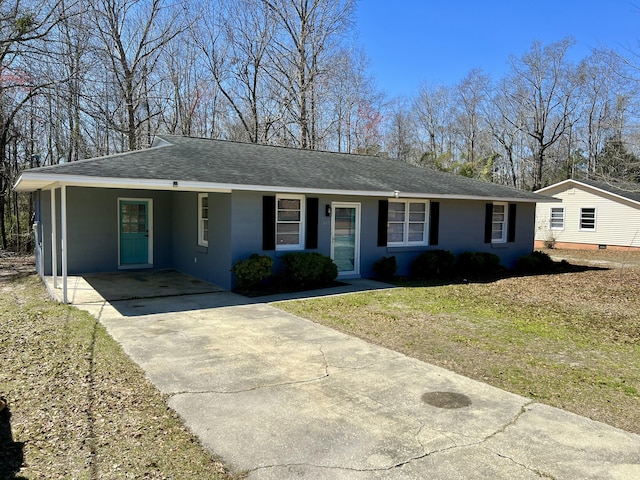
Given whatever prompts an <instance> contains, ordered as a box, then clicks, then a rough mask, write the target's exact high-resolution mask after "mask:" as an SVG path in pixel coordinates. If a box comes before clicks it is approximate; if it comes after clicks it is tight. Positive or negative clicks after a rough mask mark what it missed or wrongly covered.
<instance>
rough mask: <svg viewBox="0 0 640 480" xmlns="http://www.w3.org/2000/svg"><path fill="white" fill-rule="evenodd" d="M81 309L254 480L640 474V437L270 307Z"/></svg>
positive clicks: (136, 303) (175, 300) (165, 301)
mask: <svg viewBox="0 0 640 480" xmlns="http://www.w3.org/2000/svg"><path fill="white" fill-rule="evenodd" d="M78 306H79V308H83V309H86V310H88V311H89V312H90V313H92V314H93V315H95V316H96V317H97V318H98V319H99V320H100V321H101V322H102V323H103V324H104V325H105V327H106V328H107V330H108V331H109V333H110V334H111V335H112V336H113V337H114V338H115V339H116V340H117V341H118V342H120V343H121V345H122V346H123V348H124V350H125V351H126V352H127V353H128V354H129V356H130V357H131V358H132V359H133V360H134V361H136V362H137V363H138V364H139V365H140V366H141V367H142V368H143V369H144V370H145V372H146V374H147V376H148V378H149V379H150V380H151V381H152V382H153V383H154V384H155V385H156V386H157V387H158V388H159V389H160V390H161V391H162V392H163V393H165V394H167V395H168V397H169V398H168V403H169V405H170V406H171V407H172V408H173V409H175V410H176V411H177V412H178V413H179V415H180V416H181V417H182V418H183V419H184V421H185V423H186V425H187V426H188V427H189V428H190V429H191V430H192V431H193V432H194V433H195V434H196V435H197V436H198V437H199V438H200V439H201V441H202V443H203V444H204V445H205V446H206V447H207V448H209V449H210V450H211V451H212V452H214V453H215V454H217V455H219V456H221V457H222V459H223V460H224V461H225V462H226V463H227V464H228V465H229V466H230V467H231V468H233V469H235V470H237V471H246V472H248V478H249V479H261V480H263V479H279V480H281V479H293V478H295V479H298V478H308V479H347V480H348V479H358V480H360V479H413V478H415V479H425V478H436V479H437V478H443V479H445V478H446V479H454V478H461V479H481V478H482V479H486V478H509V479H514V478H518V479H534V478H536V479H537V478H556V479H588V478H594V479H595V478H598V479H602V478H611V479H629V478H640V436H638V435H634V434H632V433H629V432H625V431H622V430H619V429H615V428H613V427H610V426H608V425H605V424H602V423H598V422H594V421H591V420H588V419H586V418H583V417H579V416H576V415H573V414H570V413H567V412H565V411H562V410H559V409H555V408H551V407H548V406H545V405H542V404H538V403H535V402H532V401H531V400H530V399H527V398H524V397H520V396H518V395H513V394H511V393H508V392H505V391H502V390H499V389H497V388H493V387H491V386H488V385H486V384H483V383H480V382H477V381H474V380H470V379H468V378H466V377H462V376H460V375H457V374H454V373H452V372H449V371H447V370H444V369H442V368H438V367H435V366H432V365H429V364H426V363H423V362H420V361H417V360H414V359H411V358H408V357H406V356H404V355H402V354H399V353H396V352H393V351H391V350H387V349H385V348H382V347H378V346H375V345H372V344H369V343H367V342H365V341H362V340H359V339H357V338H354V337H351V336H348V335H345V334H342V333H340V332H337V331H334V330H332V329H330V328H327V327H324V326H321V325H318V324H315V323H313V322H311V321H308V320H305V319H302V318H299V317H296V316H294V315H291V314H289V313H285V312H283V311H281V310H278V309H276V308H274V307H273V306H270V305H268V304H266V303H258V302H255V303H253V302H251V301H250V300H249V299H246V298H245V297H240V296H237V295H234V294H231V293H228V292H220V293H210V294H202V295H183V296H178V297H165V298H152V299H136V300H128V301H122V302H113V305H112V304H110V303H108V302H95V303H85V304H82V305H78ZM123 312H124V313H126V312H132V314H131V315H123ZM133 313H135V314H133ZM438 394H439V395H440V396H438ZM438 398H444V399H445V400H446V399H447V398H448V400H449V401H444V402H442V403H441V404H440V403H438V402H434V401H433V400H434V399H438ZM437 405H440V406H437ZM454 407H455V408H454Z"/></svg>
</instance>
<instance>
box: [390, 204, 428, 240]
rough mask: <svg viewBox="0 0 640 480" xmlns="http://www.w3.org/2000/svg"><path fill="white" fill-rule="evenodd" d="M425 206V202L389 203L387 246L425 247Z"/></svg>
mask: <svg viewBox="0 0 640 480" xmlns="http://www.w3.org/2000/svg"><path fill="white" fill-rule="evenodd" d="M427 205H428V202H425V201H411V200H406V201H393V200H390V201H389V209H388V212H389V213H388V217H387V244H388V245H426V244H427V240H428V236H427V210H428V208H427Z"/></svg>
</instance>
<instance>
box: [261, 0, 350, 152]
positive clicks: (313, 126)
mask: <svg viewBox="0 0 640 480" xmlns="http://www.w3.org/2000/svg"><path fill="white" fill-rule="evenodd" d="M263 1H264V4H265V5H266V6H267V7H268V8H269V9H270V10H271V12H272V13H273V15H274V17H275V18H276V20H277V26H278V31H277V37H276V38H275V39H274V42H273V47H274V48H273V49H271V50H270V55H271V59H272V62H271V63H272V65H273V68H274V71H273V73H272V78H273V79H274V80H275V81H276V82H279V83H280V84H281V86H282V87H283V89H284V90H285V91H286V92H287V97H286V98H285V99H284V101H285V104H286V105H287V106H288V111H289V112H290V114H291V115H292V120H293V126H294V127H295V129H294V130H291V135H292V140H294V139H295V141H296V144H297V145H298V146H299V147H301V148H316V145H317V143H318V125H317V120H318V116H319V115H318V109H319V108H320V103H321V100H320V98H319V93H320V92H319V90H320V87H321V86H322V82H323V81H324V79H326V78H329V77H330V73H331V72H332V63H331V59H332V58H333V54H334V53H335V52H336V50H337V48H338V46H339V44H340V38H341V35H342V34H343V33H344V32H345V30H346V28H347V27H348V26H349V24H350V21H351V16H352V12H353V8H354V4H355V3H354V0H263Z"/></svg>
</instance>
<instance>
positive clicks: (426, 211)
mask: <svg viewBox="0 0 640 480" xmlns="http://www.w3.org/2000/svg"><path fill="white" fill-rule="evenodd" d="M389 203H390V204H391V203H404V204H405V217H404V231H403V234H402V241H401V242H389V241H387V246H390V247H401V246H413V245H429V207H430V205H429V200H418V199H411V198H408V199H406V200H404V199H403V200H395V199H394V200H389ZM412 203H421V204H423V205H424V216H425V217H424V237H423V239H422V241H420V242H415V241H414V242H410V241H409V223H410V222H409V210H410V204H412ZM389 223H390V221H389V220H387V231H388V229H389ZM393 223H398V222H393Z"/></svg>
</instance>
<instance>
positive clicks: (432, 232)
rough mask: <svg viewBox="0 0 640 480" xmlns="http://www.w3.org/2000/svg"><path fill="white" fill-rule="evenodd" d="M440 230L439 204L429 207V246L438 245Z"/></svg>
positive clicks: (432, 204)
mask: <svg viewBox="0 0 640 480" xmlns="http://www.w3.org/2000/svg"><path fill="white" fill-rule="evenodd" d="M439 230H440V202H431V204H430V205H429V245H438V234H439Z"/></svg>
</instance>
